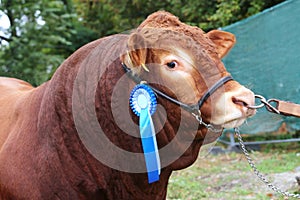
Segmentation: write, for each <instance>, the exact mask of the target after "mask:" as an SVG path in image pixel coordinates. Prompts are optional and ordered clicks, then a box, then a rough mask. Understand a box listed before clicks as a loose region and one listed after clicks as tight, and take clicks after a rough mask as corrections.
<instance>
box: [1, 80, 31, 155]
mask: <svg viewBox="0 0 300 200" xmlns="http://www.w3.org/2000/svg"><path fill="white" fill-rule="evenodd" d="M33 89H34V87H32V85H30V84H29V83H27V82H25V81H22V80H19V79H15V78H6V77H0V127H1V128H0V150H1V148H2V145H3V144H4V143H5V141H6V139H7V137H8V135H9V133H11V132H12V131H13V129H14V128H15V127H14V126H15V124H16V123H17V121H18V120H20V117H22V114H21V113H20V108H21V107H24V106H26V97H27V96H28V95H29V94H30V92H31V91H33Z"/></svg>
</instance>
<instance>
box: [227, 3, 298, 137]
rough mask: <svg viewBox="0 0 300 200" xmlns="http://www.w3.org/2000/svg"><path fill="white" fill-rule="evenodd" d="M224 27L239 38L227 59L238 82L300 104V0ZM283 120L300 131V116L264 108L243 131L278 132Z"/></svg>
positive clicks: (291, 127) (271, 95) (270, 95)
mask: <svg viewBox="0 0 300 200" xmlns="http://www.w3.org/2000/svg"><path fill="white" fill-rule="evenodd" d="M223 30H225V31H229V32H231V33H234V34H235V35H236V38H237V44H236V45H235V47H234V48H233V49H232V51H231V52H230V54H229V55H228V56H227V57H226V58H225V59H224V63H225V66H226V68H227V69H228V71H229V72H231V73H232V75H233V77H234V78H235V79H236V80H237V81H239V82H240V83H242V84H243V85H246V86H247V87H248V88H250V89H251V90H253V91H254V92H255V93H256V94H261V95H263V96H265V97H266V98H277V99H281V100H287V101H292V102H295V103H300V0H290V1H285V2H284V3H282V4H279V5H278V6H275V7H273V8H271V9H268V10H265V11H264V12H262V13H260V14H257V15H255V16H253V17H250V18H248V19H246V20H243V21H240V22H238V23H235V24H233V25H230V26H228V27H225V28H223ZM283 122H286V124H287V128H288V129H289V131H292V130H300V119H299V118H293V117H283V116H279V115H275V114H270V113H268V112H267V111H265V110H264V109H260V110H259V111H258V113H257V115H256V116H254V117H253V118H252V119H249V120H248V123H247V124H245V125H243V127H242V131H243V132H244V133H258V132H269V131H275V130H277V129H278V128H279V127H280V126H281V124H282V123H283Z"/></svg>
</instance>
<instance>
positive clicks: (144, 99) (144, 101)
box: [137, 94, 148, 109]
mask: <svg viewBox="0 0 300 200" xmlns="http://www.w3.org/2000/svg"><path fill="white" fill-rule="evenodd" d="M137 103H138V105H139V107H140V108H141V109H145V108H147V107H148V99H147V97H146V96H145V95H144V94H140V95H139V96H138V98H137Z"/></svg>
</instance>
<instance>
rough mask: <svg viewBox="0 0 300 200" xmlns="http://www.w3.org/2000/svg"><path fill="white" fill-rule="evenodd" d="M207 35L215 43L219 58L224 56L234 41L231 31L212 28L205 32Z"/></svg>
mask: <svg viewBox="0 0 300 200" xmlns="http://www.w3.org/2000/svg"><path fill="white" fill-rule="evenodd" d="M207 36H208V37H209V39H211V41H213V43H215V45H216V48H217V53H218V55H219V58H220V59H222V58H223V57H224V56H226V54H227V53H228V52H229V51H230V49H231V48H232V47H233V46H234V44H235V41H236V40H235V36H234V35H233V34H232V33H229V32H225V31H220V30H212V31H210V32H208V33H207Z"/></svg>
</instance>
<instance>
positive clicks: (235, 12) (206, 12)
mask: <svg viewBox="0 0 300 200" xmlns="http://www.w3.org/2000/svg"><path fill="white" fill-rule="evenodd" d="M282 1H283V0H199V1H194V0H163V1H154V0H132V1H129V0H50V1H49V0H14V1H12V0H0V17H1V16H2V18H4V17H5V18H7V19H8V20H9V22H10V27H9V28H3V26H2V25H1V24H0V43H1V46H0V76H12V77H17V78H21V79H23V80H26V81H29V82H30V83H32V84H33V85H39V84H41V83H42V82H44V81H46V80H48V79H49V78H50V77H51V75H52V74H53V72H54V71H55V70H56V68H57V67H58V66H59V65H60V64H61V63H62V62H63V60H64V59H65V58H66V57H68V56H69V55H70V54H71V53H72V52H74V51H75V50H76V49H77V48H79V47H80V46H82V45H83V44H86V43H88V42H89V41H91V40H94V39H96V38H100V37H103V36H106V35H110V34H114V33H119V32H122V31H126V30H130V29H133V28H135V27H137V26H138V24H139V23H141V22H142V21H143V20H144V19H145V18H146V17H147V15H149V14H150V13H152V12H154V11H157V10H166V11H169V12H171V13H173V14H175V15H177V16H178V17H179V18H180V19H181V20H182V21H184V22H186V23H188V24H191V25H196V26H199V27H201V28H202V29H204V30H205V31H208V30H210V29H215V28H218V27H223V26H226V25H229V24H231V23H233V22H236V21H238V20H241V19H244V18H246V17H249V16H251V15H253V14H256V13H258V12H260V11H262V10H263V9H266V8H268V7H271V6H273V5H275V4H278V3H280V2H282ZM0 23H3V22H2V21H1V22H0Z"/></svg>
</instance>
